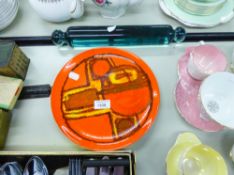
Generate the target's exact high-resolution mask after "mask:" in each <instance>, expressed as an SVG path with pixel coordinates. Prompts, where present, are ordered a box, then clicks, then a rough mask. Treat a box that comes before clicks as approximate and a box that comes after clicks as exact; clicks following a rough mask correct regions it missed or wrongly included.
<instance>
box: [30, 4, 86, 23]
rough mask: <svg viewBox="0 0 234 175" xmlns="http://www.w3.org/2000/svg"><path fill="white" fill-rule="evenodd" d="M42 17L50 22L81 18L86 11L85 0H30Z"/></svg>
mask: <svg viewBox="0 0 234 175" xmlns="http://www.w3.org/2000/svg"><path fill="white" fill-rule="evenodd" d="M29 2H30V4H31V6H32V7H33V9H34V10H35V11H36V12H37V13H38V14H39V15H40V17H41V18H43V19H44V20H47V21H50V22H64V21H67V20H69V19H71V18H80V17H81V16H82V15H83V13H84V2H83V0H29Z"/></svg>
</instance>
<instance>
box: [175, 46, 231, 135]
mask: <svg viewBox="0 0 234 175" xmlns="http://www.w3.org/2000/svg"><path fill="white" fill-rule="evenodd" d="M226 67H227V60H226V57H225V56H224V54H223V53H222V52H221V50H219V49H218V48H216V47H215V46H212V45H200V46H197V47H190V48H187V50H186V52H185V54H184V55H183V56H182V57H181V58H180V59H179V61H178V74H179V80H178V83H177V85H176V88H175V102H176V107H177V109H178V111H179V113H180V115H181V117H183V118H184V119H185V120H186V121H187V122H188V123H189V124H190V125H192V126H194V127H196V128H198V129H201V130H203V131H206V132H217V131H220V130H222V129H223V128H224V127H223V126H222V125H220V124H219V123H217V122H216V121H214V120H212V119H211V118H210V117H209V116H208V115H207V113H206V112H205V111H204V110H203V107H202V105H201V102H200V96H199V90H200V86H201V84H202V81H203V79H205V78H206V77H207V76H209V75H211V74H213V73H215V72H220V71H224V70H225V69H226ZM198 79H199V80H198Z"/></svg>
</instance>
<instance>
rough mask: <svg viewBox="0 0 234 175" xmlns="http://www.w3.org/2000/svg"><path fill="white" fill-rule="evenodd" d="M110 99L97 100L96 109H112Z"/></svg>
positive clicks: (95, 102)
mask: <svg viewBox="0 0 234 175" xmlns="http://www.w3.org/2000/svg"><path fill="white" fill-rule="evenodd" d="M110 107H111V103H110V100H95V101H94V109H110Z"/></svg>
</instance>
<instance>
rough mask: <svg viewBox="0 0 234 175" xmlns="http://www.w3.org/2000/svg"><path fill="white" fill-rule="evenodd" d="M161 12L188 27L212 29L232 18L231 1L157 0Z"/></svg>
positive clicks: (233, 5) (233, 2) (232, 5)
mask: <svg viewBox="0 0 234 175" xmlns="http://www.w3.org/2000/svg"><path fill="white" fill-rule="evenodd" d="M159 5H160V7H161V9H162V11H163V12H164V13H165V14H166V15H168V16H170V17H172V18H174V19H176V20H177V21H179V22H181V23H182V24H184V25H186V26H189V27H202V28H207V27H214V26H216V25H219V24H222V23H226V22H228V21H230V20H231V19H232V18H233V16H234V11H233V8H234V1H233V0H209V1H205V0H159Z"/></svg>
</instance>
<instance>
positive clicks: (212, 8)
mask: <svg viewBox="0 0 234 175" xmlns="http://www.w3.org/2000/svg"><path fill="white" fill-rule="evenodd" d="M225 3H226V0H212V1H199V0H175V4H176V5H177V6H178V7H180V8H181V10H183V11H186V12H187V13H190V14H194V15H199V16H201V15H211V14H213V13H215V12H217V11H218V10H219V9H220V8H222V6H223V5H224V4H225Z"/></svg>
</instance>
